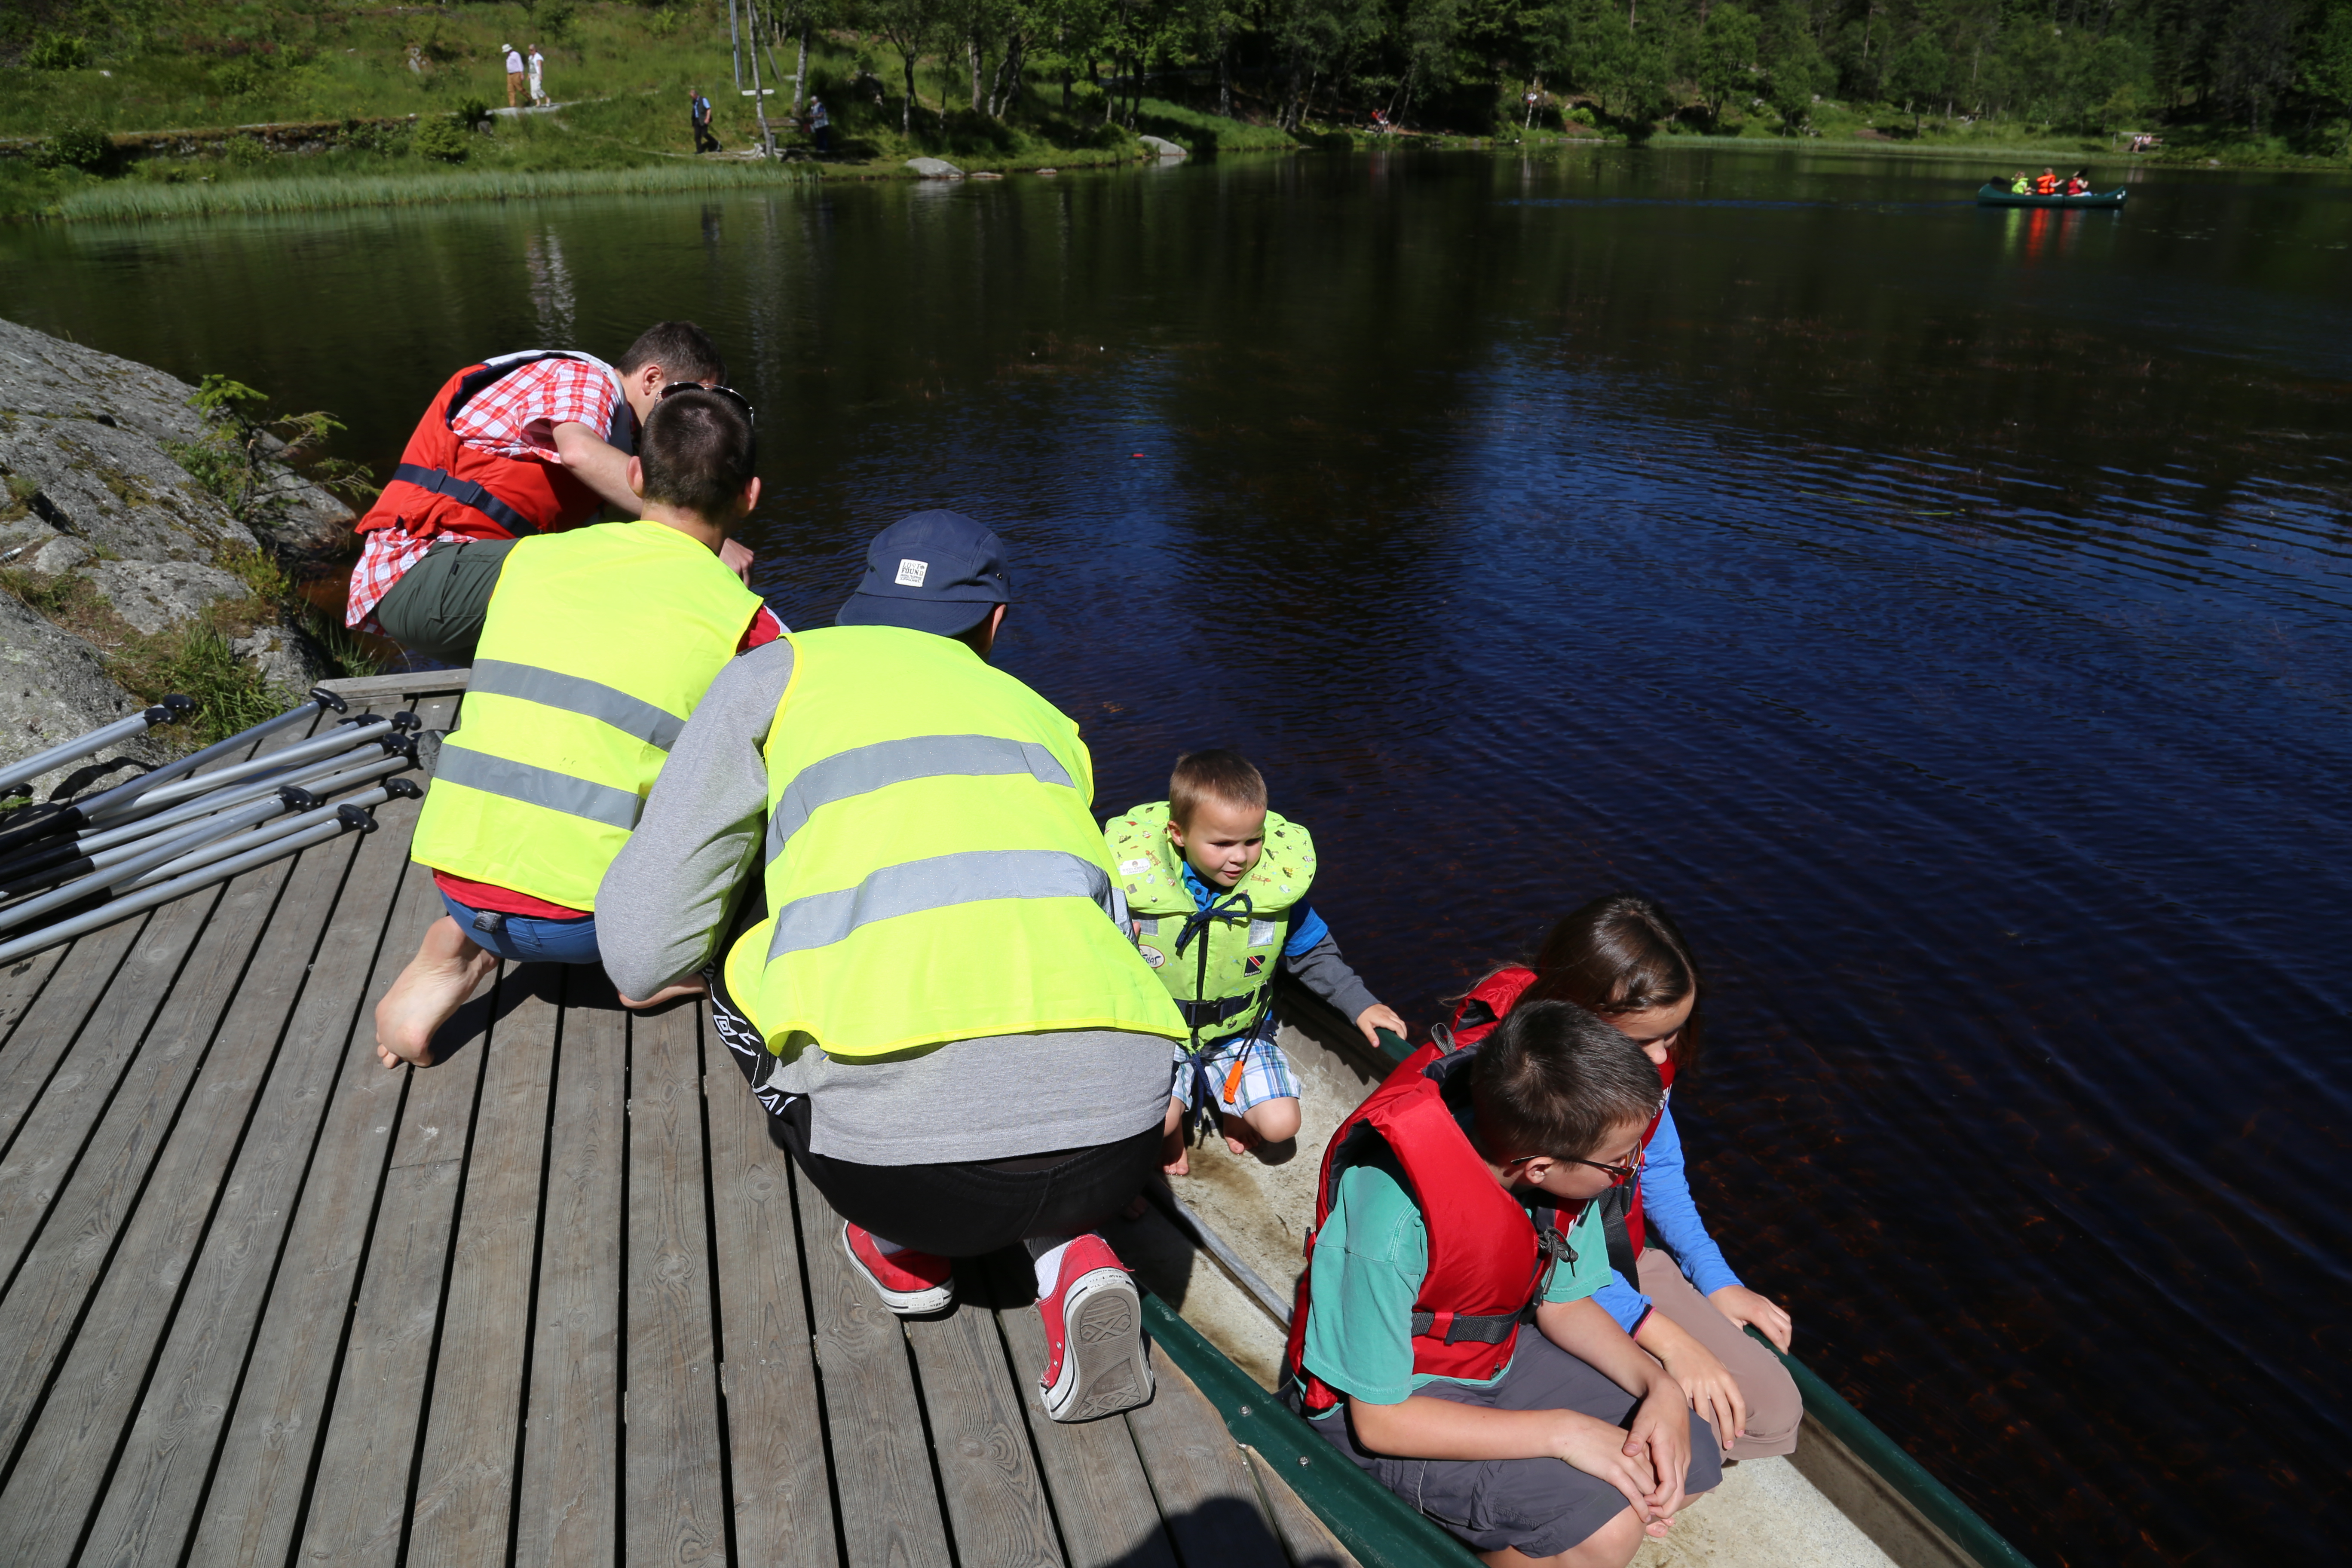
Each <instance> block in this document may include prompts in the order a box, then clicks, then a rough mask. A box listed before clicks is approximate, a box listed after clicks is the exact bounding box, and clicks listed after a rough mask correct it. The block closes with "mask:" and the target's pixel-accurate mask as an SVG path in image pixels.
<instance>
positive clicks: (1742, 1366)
mask: <svg viewBox="0 0 2352 1568" xmlns="http://www.w3.org/2000/svg"><path fill="white" fill-rule="evenodd" d="M1699 1000H1700V985H1699V974H1698V965H1697V963H1696V961H1695V960H1694V959H1693V958H1692V957H1691V952H1690V948H1689V947H1688V945H1687V944H1685V942H1684V941H1683V936H1682V932H1681V931H1678V930H1676V929H1675V922H1674V921H1673V920H1672V919H1670V918H1669V917H1668V916H1667V914H1666V912H1665V910H1662V909H1660V908H1659V907H1658V906H1657V905H1655V904H1654V903H1652V902H1651V901H1650V900H1647V899H1643V898H1638V897H1635V896H1634V895H1632V894H1629V893H1618V894H1612V895H1611V896H1609V897H1606V898H1600V899H1595V900H1592V901H1591V902H1590V903H1588V904H1586V905H1584V906H1583V907H1582V908H1580V909H1578V910H1574V911H1573V912H1571V913H1570V914H1569V915H1567V916H1565V917H1563V918H1562V919H1561V920H1560V921H1559V924H1557V925H1555V926H1553V927H1552V929H1551V932H1550V934H1549V936H1547V937H1546V938H1545V939H1544V944H1543V947H1542V950H1541V951H1540V952H1538V953H1537V955H1536V960H1535V966H1534V967H1533V968H1532V969H1530V968H1528V967H1526V966H1524V965H1519V964H1512V965H1509V966H1507V967H1505V968H1503V969H1499V970H1496V972H1495V973H1492V974H1489V975H1488V976H1486V979H1484V980H1482V981H1480V982H1479V983H1478V984H1477V985H1476V986H1475V987H1473V988H1472V990H1471V992H1470V994H1469V995H1467V996H1465V998H1463V1002H1462V1005H1461V1007H1460V1008H1459V1009H1458V1010H1457V1011H1456V1012H1455V1013H1454V1039H1455V1041H1456V1042H1457V1043H1458V1044H1462V1045H1475V1044H1476V1043H1477V1042H1478V1041H1479V1040H1481V1039H1483V1038H1484V1037H1486V1033H1487V1031H1488V1030H1490V1029H1492V1028H1494V1027H1495V1026H1496V1019H1497V1018H1501V1017H1506V1016H1509V1014H1510V1013H1511V1010H1512V1008H1513V1006H1514V1005H1526V1003H1527V1002H1528V1001H1555V1002H1573V1003H1575V1004H1576V1005H1578V1006H1580V1007H1583V1008H1585V1009H1587V1010H1588V1011H1590V1012H1592V1013H1594V1014H1597V1015H1598V1016H1600V1017H1601V1020H1602V1021H1603V1022H1604V1023H1607V1024H1608V1025H1610V1026H1612V1027H1613V1028H1615V1029H1616V1030H1617V1032H1618V1033H1620V1034H1622V1035H1623V1036H1625V1037H1627V1038H1628V1039H1631V1040H1632V1041H1633V1043H1634V1044H1635V1045H1637V1046H1639V1047H1642V1050H1643V1055H1645V1056H1647V1057H1648V1058H1650V1060H1651V1061H1652V1062H1654V1063H1655V1064H1656V1066H1657V1070H1658V1076H1659V1078H1660V1079H1663V1080H1664V1086H1665V1091H1666V1093H1667V1095H1668V1096H1669V1098H1671V1097H1672V1095H1673V1093H1674V1084H1675V1074H1676V1072H1677V1070H1679V1069H1686V1068H1688V1067H1689V1066H1690V1063H1691V1061H1692V1059H1693V1058H1695V1057H1696V1054H1697V1050H1698V1040H1699V1022H1698V1013H1697V1008H1698V1004H1699ZM1643 1149H1644V1151H1645V1153H1644V1162H1643V1167H1642V1174H1641V1178H1640V1179H1639V1180H1638V1181H1635V1182H1633V1183H1629V1184H1627V1185H1626V1186H1624V1187H1622V1188H1620V1189H1618V1190H1617V1191H1616V1192H1613V1193H1612V1194H1610V1197H1611V1199H1612V1201H1611V1202H1609V1203H1605V1204H1603V1205H1602V1212H1601V1228H1602V1232H1603V1234H1604V1235H1605V1236H1606V1237H1607V1238H1608V1243H1609V1253H1610V1259H1609V1261H1610V1266H1611V1268H1612V1269H1613V1270H1614V1272H1613V1273H1612V1276H1611V1279H1610V1282H1609V1283H1608V1284H1607V1285H1605V1286H1603V1287H1602V1288H1601V1289H1600V1290H1599V1291H1598V1292H1597V1293H1596V1296H1595V1299H1596V1300H1599V1301H1600V1303H1601V1307H1602V1308H1603V1309H1604V1310H1607V1311H1608V1313H1609V1315H1610V1316H1611V1317H1612V1318H1614V1319H1616V1320H1617V1323H1618V1326H1619V1327H1621V1328H1622V1329H1623V1330H1624V1331H1626V1332H1627V1333H1629V1334H1631V1335H1633V1339H1634V1342H1636V1343H1638V1344H1639V1345H1640V1346H1641V1347H1642V1348H1643V1350H1645V1351H1648V1352H1650V1353H1651V1354H1652V1355H1654V1356H1656V1357H1657V1358H1658V1360H1659V1361H1660V1362H1661V1363H1664V1366H1665V1369H1666V1372H1667V1373H1668V1374H1669V1375H1671V1376H1672V1377H1673V1378H1674V1379H1675V1382H1676V1383H1678V1384H1681V1385H1682V1389H1683V1393H1684V1395H1685V1397H1686V1398H1687V1399H1689V1401H1690V1402H1691V1405H1692V1407H1693V1408H1695V1409H1696V1410H1697V1411H1698V1412H1699V1413H1700V1414H1701V1415H1705V1416H1706V1417H1707V1418H1708V1419H1709V1420H1710V1421H1711V1422H1712V1423H1713V1424H1714V1426H1715V1429H1716V1430H1717V1432H1718V1433H1720V1434H1722V1435H1723V1436H1724V1438H1725V1440H1726V1447H1727V1450H1728V1452H1729V1454H1730V1457H1731V1458H1735V1459H1760V1458H1770V1457H1772V1456H1774V1455H1779V1454H1787V1453H1790V1452H1791V1451H1793V1450H1794V1449H1795V1447H1796V1446H1797V1424H1798V1422H1799V1421H1800V1420H1801V1418H1802V1417H1803V1415H1804V1404H1803V1401H1802V1400H1801V1398H1800V1397H1799V1395H1798V1393H1797V1385H1796V1383H1795V1381H1794V1380H1793V1379H1791V1378H1790V1375H1789V1371H1788V1368H1786V1367H1784V1366H1782V1365H1781V1364H1780V1359H1779V1358H1778V1357H1777V1356H1775V1355H1773V1354H1772V1352H1770V1351H1769V1350H1767V1349H1766V1348H1765V1347H1764V1346H1762V1345H1759V1344H1758V1343H1757V1342H1755V1341H1754V1340H1752V1339H1750V1338H1748V1335H1747V1334H1746V1333H1744V1332H1742V1331H1741V1326H1742V1325H1743V1324H1748V1323H1752V1324H1754V1325H1755V1326H1756V1328H1757V1329H1758V1330H1759V1331H1760V1332H1762V1333H1763V1334H1765V1335H1766V1336H1767V1337H1768V1338H1769V1339H1770V1340H1771V1341H1772V1342H1773V1343H1774V1344H1776V1345H1779V1346H1780V1348H1781V1349H1782V1350H1784V1351H1785V1350H1787V1349H1788V1348H1789V1336H1790V1319H1789V1314H1788V1313H1787V1312H1786V1311H1785V1310H1782V1309H1781V1308H1780V1306H1779V1305H1778V1304H1776V1303H1775V1302H1773V1301H1771V1300H1769V1299H1767V1298H1765V1297H1763V1296H1760V1295H1759V1294H1757V1293H1756V1292H1755V1291H1753V1290H1750V1289H1748V1287H1746V1286H1745V1285H1743V1284H1741V1283H1740V1282H1739V1277H1738V1275H1737V1274H1734V1273H1733V1272H1732V1271H1731V1266H1730V1265H1729V1264H1727V1263H1726V1262H1725V1261H1724V1259H1723V1251H1722V1249H1721V1248H1720V1247H1717V1246H1716V1244H1715V1239H1714V1237H1710V1236H1709V1235H1707V1232H1706V1222H1705V1221H1703V1220H1701V1219H1700V1218H1699V1214H1698V1205H1696V1203H1694V1202H1693V1201H1692V1199H1691V1191H1690V1178H1689V1176H1688V1174H1687V1173H1686V1167H1685V1163H1684V1160H1683V1148H1682V1139H1681V1135H1680V1134H1679V1133H1678V1132H1676V1131H1675V1119H1674V1114H1673V1112H1672V1110H1669V1109H1668V1108H1667V1107H1666V1106H1664V1105H1662V1106H1660V1108H1659V1110H1658V1114H1657V1116H1656V1117H1655V1118H1654V1120H1653V1121H1651V1122H1650V1124H1649V1128H1648V1131H1647V1132H1646V1134H1645V1135H1644V1137H1643ZM1652 1238H1655V1239H1656V1240H1658V1241H1660V1242H1662V1243H1663V1244H1664V1245H1663V1246H1662V1247H1651V1246H1648V1245H1646V1243H1647V1242H1648V1241H1649V1240H1651V1239H1652Z"/></svg>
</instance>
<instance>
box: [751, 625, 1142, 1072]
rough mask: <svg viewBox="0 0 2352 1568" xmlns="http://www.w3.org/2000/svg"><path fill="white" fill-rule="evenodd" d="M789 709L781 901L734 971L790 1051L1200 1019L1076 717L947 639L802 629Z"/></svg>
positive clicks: (768, 1030) (772, 811) (768, 1032)
mask: <svg viewBox="0 0 2352 1568" xmlns="http://www.w3.org/2000/svg"><path fill="white" fill-rule="evenodd" d="M790 640H791V642H792V645H793V674H792V679H791V681H790V682H789V684H788V685H787V686H786V687H785V689H784V694H783V697H782V700H780V701H779V703H778V704H777V708H776V716H775V719H774V721H773V722H772V725H771V726H770V729H769V732H768V741H767V747H766V755H767V761H768V814H769V823H770V826H769V831H768V834H767V843H766V847H767V857H768V858H767V868H766V874H765V884H766V890H767V899H768V908H769V909H770V910H772V911H773V912H772V914H771V915H770V917H769V918H768V919H767V920H765V921H761V923H760V924H758V925H756V926H753V927H752V928H751V930H750V931H746V932H744V933H743V935H742V936H741V937H740V939H739V940H738V941H737V942H736V943H735V945H734V947H733V948H732V949H731V950H730V952H729V953H728V956H727V983H728V986H729V989H730V991H731V992H732V993H733V994H734V996H735V998H736V1001H737V1002H738V1004H739V1005H741V1006H742V1007H743V1010H744V1012H745V1013H746V1014H747V1015H749V1016H750V1017H751V1020H752V1021H753V1023H754V1024H756V1025H757V1026H759V1028H760V1032H761V1037H763V1038H764V1039H765V1041H766V1042H767V1046H768V1048H769V1049H770V1050H772V1051H775V1052H777V1053H779V1054H783V1053H786V1052H788V1051H795V1050H797V1049H799V1048H800V1047H802V1046H804V1045H806V1044H809V1043H814V1044H816V1045H818V1046H821V1047H823V1048H824V1051H825V1052H826V1053H827V1054H828V1055H830V1056H833V1057H835V1058H860V1057H875V1056H881V1055H885V1054H888V1053H891V1052H896V1051H903V1050H908V1049H914V1048H919V1047H923V1046H927V1045H935V1044H938V1043H940V1042H942V1041H947V1040H958V1039H974V1038H981V1037H989V1036H994V1035H1011V1034H1028V1033H1035V1032H1040V1031H1047V1030H1055V1031H1059V1030H1080V1029H1116V1030H1123V1031H1129V1032H1135V1033H1141V1034H1150V1035H1159V1036H1161V1037H1168V1038H1174V1037H1178V1036H1180V1035H1181V1034H1182V1032H1183V1026H1182V1025H1181V1023H1180V1022H1179V1021H1178V1019H1177V1018H1176V1016H1175V1014H1174V1009H1173V1008H1172V1006H1171V1005H1170V1003H1169V1000H1168V995H1167V993H1166V992H1165V991H1164V990H1163V989H1162V988H1161V986H1160V983H1159V982H1158V981H1157V980H1155V979H1153V978H1152V976H1151V973H1150V970H1148V969H1146V968H1145V967H1144V965H1143V963H1142V961H1141V960H1140V959H1139V957H1137V955H1136V952H1135V948H1134V946H1133V944H1132V943H1131V942H1129V940H1128V939H1127V936H1126V931H1125V927H1124V925H1123V923H1122V921H1123V919H1124V913H1125V907H1126V906H1125V901H1124V900H1122V899H1121V898H1120V897H1119V894H1118V888H1117V886H1116V885H1115V883H1114V880H1113V878H1112V876H1111V870H1110V867H1109V864H1108V859H1107V858H1106V856H1105V853H1104V850H1103V842H1102V837H1101V835H1100V833H1099V831H1098V830H1097V828H1096V826H1095V824H1094V818H1093V817H1092V816H1090V815H1089V811H1088V808H1089V805H1090V804H1091V799H1092V795H1093V790H1094V772H1093V766H1092V764H1091V763H1090V761H1089V759H1088V758H1087V750H1086V746H1085V744H1084V743H1083V742H1080V741H1079V739H1078V736H1077V728H1076V725H1074V724H1072V723H1071V722H1070V721H1069V720H1068V719H1067V718H1066V717H1065V716H1064V715H1063V714H1062V713H1060V712H1059V711H1057V710H1055V708H1054V707H1053V706H1052V705H1051V704H1050V703H1048V702H1046V701H1045V700H1044V699H1043V698H1041V697H1039V696H1038V695H1037V694H1036V693H1035V692H1034V691H1032V690H1030V689H1028V688H1027V687H1025V686H1024V685H1023V684H1021V682H1020V681H1018V680H1016V679H1013V677H1011V676H1009V675H1006V674H1004V673H1003V672H1002V671H1000V670H995V669H992V668H989V667H988V665H987V664H986V663H985V662H984V661H983V660H982V659H981V658H979V657H978V656H977V655H975V654H974V653H973V652H972V651H971V649H970V648H969V647H965V646H964V645H962V644H961V643H959V642H955V641H953V640H951V639H950V638H947V637H934V636H931V635H930V634H929V633H926V632H915V631H908V630H906V629H904V628H901V627H896V626H831V627H826V628H824V629H823V630H820V631H814V632H802V633H794V634H793V636H792V637H791V639H790Z"/></svg>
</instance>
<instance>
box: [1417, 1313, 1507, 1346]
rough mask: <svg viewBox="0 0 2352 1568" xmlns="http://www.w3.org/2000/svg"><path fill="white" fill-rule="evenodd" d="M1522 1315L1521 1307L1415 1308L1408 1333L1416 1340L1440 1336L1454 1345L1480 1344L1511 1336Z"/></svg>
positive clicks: (1502, 1339)
mask: <svg viewBox="0 0 2352 1568" xmlns="http://www.w3.org/2000/svg"><path fill="white" fill-rule="evenodd" d="M1526 1316H1527V1313H1526V1311H1525V1310H1521V1311H1517V1312H1495V1313H1491V1314H1486V1315H1481V1314H1477V1313H1473V1312H1415V1313H1414V1314H1413V1315H1412V1337H1413V1338H1415V1339H1417V1340H1426V1339H1443V1340H1444V1342H1446V1343H1447V1344H1449V1345H1458V1344H1461V1343H1463V1342H1465V1341H1468V1342H1473V1343H1475V1344H1482V1345H1499V1344H1501V1343H1502V1342H1504V1341H1505V1340H1507V1339H1509V1338H1510V1337H1511V1335H1512V1333H1513V1332H1514V1331H1516V1330H1517V1328H1518V1326H1519V1324H1520V1322H1521V1321H1523V1320H1524V1319H1525V1318H1526Z"/></svg>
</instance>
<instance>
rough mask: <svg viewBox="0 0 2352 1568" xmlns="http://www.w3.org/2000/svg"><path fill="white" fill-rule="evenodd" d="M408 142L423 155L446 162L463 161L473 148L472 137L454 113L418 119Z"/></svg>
mask: <svg viewBox="0 0 2352 1568" xmlns="http://www.w3.org/2000/svg"><path fill="white" fill-rule="evenodd" d="M408 143H409V145H410V146H412V147H414V148H415V149H416V151H417V152H419V153H423V154H424V155H425V157H427V158H438V159H440V160H441V161H442V162H444V163H464V162H465V161H466V155H467V153H471V152H472V151H473V150H474V143H473V138H472V137H470V136H468V135H467V134H466V132H465V131H464V129H463V128H462V127H460V126H459V125H458V123H457V116H456V115H454V114H452V115H436V116H434V117H433V118H432V119H430V120H420V121H417V122H416V129H415V132H412V133H411V134H410V136H409V138H408Z"/></svg>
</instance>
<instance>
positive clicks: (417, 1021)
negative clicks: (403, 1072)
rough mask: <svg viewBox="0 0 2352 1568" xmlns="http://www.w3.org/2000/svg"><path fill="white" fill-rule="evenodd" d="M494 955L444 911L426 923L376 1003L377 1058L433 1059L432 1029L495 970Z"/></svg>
mask: <svg viewBox="0 0 2352 1568" xmlns="http://www.w3.org/2000/svg"><path fill="white" fill-rule="evenodd" d="M498 967H499V960H498V955H497V954H496V953H493V952H487V951H485V950H483V949H482V948H478V947H477V946H475V945H474V943H473V942H471V941H470V940H468V939H467V936H466V933H465V932H464V931H459V930H458V929H457V921H454V920H451V919H450V918H449V917H448V916H447V915H443V916H442V917H441V918H440V919H439V920H437V921H434V922H433V924H432V925H431V926H429V927H428V928H426V930H425V940H424V942H421V943H419V944H418V946H417V949H416V956H415V958H413V959H410V960H409V961H408V967H407V968H405V969H404V970H402V971H401V972H400V978H399V979H397V980H395V981H394V982H393V983H392V989H391V990H390V991H388V992H386V993H384V998H383V1001H381V1002H379V1003H377V1004H376V1005H375V1055H376V1059H377V1060H378V1061H380V1062H382V1063H383V1065H384V1066H386V1067H388V1068H396V1067H401V1066H404V1065H410V1066H415V1067H421V1068H429V1067H431V1066H432V1065H433V1035H434V1031H436V1029H438V1028H440V1027H441V1026H442V1025H444V1024H446V1023H447V1022H448V1021H449V1016H450V1015H451V1014H453V1013H455V1012H457V1009H458V1008H460V1007H462V1006H464V1005H466V1001H467V998H468V997H470V996H472V995H473V994H474V991H475V989H476V987H478V986H479V985H480V984H482V982H483V981H485V980H488V978H489V977H490V976H491V975H492V974H494V973H497V972H498Z"/></svg>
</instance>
